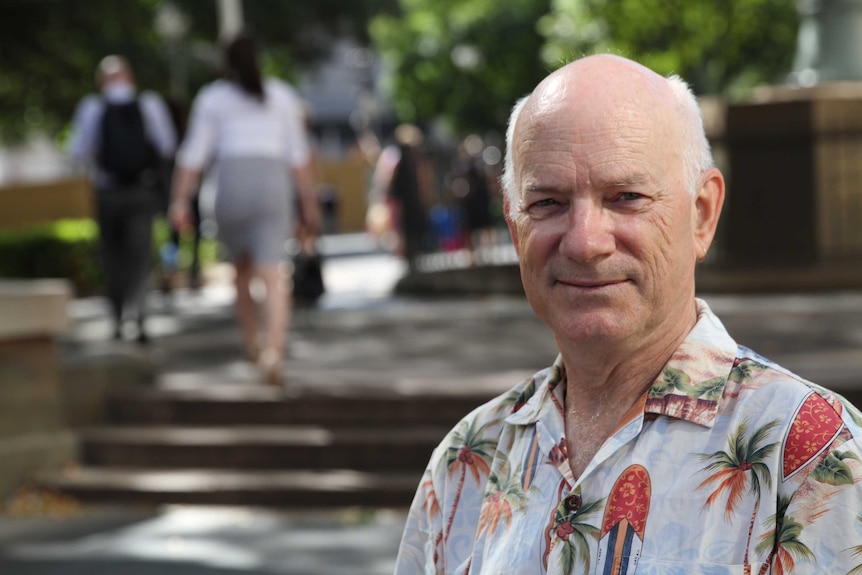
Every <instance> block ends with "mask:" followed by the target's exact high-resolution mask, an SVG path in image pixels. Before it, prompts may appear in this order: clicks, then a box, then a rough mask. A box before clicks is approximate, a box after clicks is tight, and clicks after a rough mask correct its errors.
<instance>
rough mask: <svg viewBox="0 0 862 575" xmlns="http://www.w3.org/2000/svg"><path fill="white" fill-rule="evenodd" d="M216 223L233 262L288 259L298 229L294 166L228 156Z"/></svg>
mask: <svg viewBox="0 0 862 575" xmlns="http://www.w3.org/2000/svg"><path fill="white" fill-rule="evenodd" d="M216 169H217V178H216V196H215V206H214V212H215V214H214V215H215V221H216V225H217V228H218V231H217V233H218V238H219V240H220V241H221V242H222V244H223V245H224V247H225V248H226V249H227V251H228V255H229V257H230V258H231V260H233V261H236V260H238V259H240V258H242V257H244V256H247V257H250V258H251V260H252V262H253V263H255V264H270V263H278V262H281V261H284V260H285V259H286V257H287V251H286V250H285V243H286V242H287V240H288V239H289V238H290V237H291V236H292V234H293V229H294V219H295V217H296V214H295V213H294V199H293V198H294V191H293V184H292V181H291V177H290V168H289V167H288V166H287V164H286V163H285V162H283V161H280V160H277V159H274V158H258V157H239V158H223V159H220V160H219V161H218V164H217V168H216Z"/></svg>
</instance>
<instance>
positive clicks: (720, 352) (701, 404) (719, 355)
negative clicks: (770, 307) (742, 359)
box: [506, 299, 737, 427]
mask: <svg viewBox="0 0 862 575" xmlns="http://www.w3.org/2000/svg"><path fill="white" fill-rule="evenodd" d="M696 304H697V322H696V323H695V326H694V328H693V329H692V330H691V332H689V334H688V335H687V336H686V338H685V340H683V342H682V344H680V346H679V347H678V348H677V350H676V351H675V352H674V353H673V355H671V358H670V360H669V361H668V362H667V364H666V365H665V366H664V368H663V369H662V372H661V374H660V375H659V376H658V378H656V381H655V382H654V383H653V384H652V386H651V387H650V389H649V390H648V391H647V394H646V396H647V397H646V402H645V404H644V413H651V414H656V415H666V416H669V417H675V418H677V419H684V420H686V421H691V422H692V423H697V424H699V425H703V426H705V427H712V425H713V423H714V422H715V417H716V415H717V413H718V407H719V400H720V399H721V396H722V394H723V393H724V388H725V386H726V385H727V377H728V376H729V375H730V371H731V369H732V368H733V362H734V360H735V358H736V351H737V345H736V342H735V341H734V340H733V338H731V337H730V335H729V334H728V333H727V330H726V329H725V328H724V325H722V323H721V321H720V320H719V319H718V318H717V317H716V316H715V314H714V313H713V312H712V310H711V309H710V308H709V306H708V305H707V303H706V302H705V301H703V300H701V299H696ZM564 379H565V369H564V367H563V360H562V356H560V355H558V356H557V359H556V360H555V361H554V364H553V365H552V366H551V367H549V368H548V369H545V370H543V371H540V372H539V373H537V374H536V375H534V376H533V379H532V381H530V382H529V383H528V385H526V386H524V387H523V388H522V390H523V391H522V392H521V394H522V397H519V398H518V400H517V402H516V410H515V412H514V413H512V414H511V415H510V416H509V417H508V418H506V422H507V423H510V424H514V425H530V424H533V423H535V422H536V421H537V420H538V419H539V416H540V414H541V412H542V411H543V410H546V409H555V410H558V409H559V407H558V406H556V405H554V404H555V403H558V404H562V402H563V399H562V398H563V389H562V388H561V386H560V383H561V382H562V381H563V380H564ZM518 406H520V407H518Z"/></svg>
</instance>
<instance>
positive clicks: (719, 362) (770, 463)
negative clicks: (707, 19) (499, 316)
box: [396, 55, 862, 575]
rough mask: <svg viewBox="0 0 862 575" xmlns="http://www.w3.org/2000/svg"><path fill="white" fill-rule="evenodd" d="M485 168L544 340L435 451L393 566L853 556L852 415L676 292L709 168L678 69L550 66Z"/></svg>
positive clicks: (702, 242) (618, 569)
mask: <svg viewBox="0 0 862 575" xmlns="http://www.w3.org/2000/svg"><path fill="white" fill-rule="evenodd" d="M502 183H503V188H504V191H505V194H506V213H507V219H508V223H509V229H510V231H511V234H512V238H513V240H514V243H515V247H516V249H517V252H518V257H519V262H520V267H521V277H522V281H523V284H524V289H525V292H526V296H527V299H528V300H529V302H530V304H531V306H532V307H533V310H534V311H535V313H536V314H537V316H538V317H539V318H541V319H542V320H543V321H544V322H545V323H546V324H547V325H548V326H549V327H550V329H551V330H552V332H553V334H554V335H555V339H556V342H557V346H558V351H559V355H558V356H557V358H556V360H555V361H554V363H553V365H551V366H550V367H548V368H546V369H544V370H542V371H540V372H538V373H536V374H535V375H533V376H532V377H531V378H529V379H528V380H526V381H524V382H521V383H520V384H518V385H517V386H515V387H514V388H513V389H512V390H511V391H510V392H508V393H505V394H503V395H501V396H500V397H497V398H496V399H494V400H492V401H491V402H489V403H487V404H485V405H483V406H481V407H479V408H478V409H476V410H475V411H473V412H472V413H471V414H469V415H467V416H466V417H465V418H464V419H463V420H462V421H461V422H460V423H459V424H458V425H457V426H456V427H455V428H454V429H453V430H452V431H451V432H450V433H449V434H448V435H447V436H446V437H445V438H444V439H443V441H442V443H441V444H440V445H439V446H438V448H437V449H436V450H435V451H434V453H433V455H432V456H431V460H430V462H429V464H428V467H427V469H426V471H425V474H424V476H423V478H422V481H421V484H420V486H419V489H418V491H417V493H416V497H415V499H414V502H413V505H412V507H411V509H410V512H409V516H408V521H407V525H406V528H405V531H404V535H403V539H402V543H401V547H400V550H399V556H398V563H397V568H396V573H398V574H413V573H458V574H461V573H474V574H476V573H493V574H506V575H510V574H521V573H523V574H527V573H530V574H533V573H584V574H586V573H599V574H606V575H607V574H613V575H616V574H633V573H635V572H637V573H662V574H679V575H682V574H685V575H692V574H707V573H708V574H711V575H712V574H737V573H739V574H741V573H790V572H792V573H796V574H799V573H821V574H823V573H830V574H839V573H840V574H841V575H844V574H846V573H848V572H850V571H851V570H854V569H859V570H860V571H859V572H862V515H860V511H862V488H860V481H862V441H860V434H862V427H860V426H862V415H860V413H859V411H857V410H856V408H854V407H853V406H851V405H850V404H849V403H848V402H847V401H846V400H845V399H844V398H842V397H840V396H839V395H836V394H834V393H832V392H830V391H828V390H825V389H823V388H822V387H819V386H816V385H814V384H812V383H810V382H807V381H805V380H804V379H802V378H801V377H799V376H797V375H794V374H792V373H790V372H788V371H787V370H785V369H782V368H781V367H779V366H777V365H776V364H774V363H772V362H770V361H769V360H767V359H765V358H763V357H761V356H759V355H757V354H756V353H754V352H752V351H751V350H749V349H747V348H745V347H742V346H740V345H738V344H737V343H736V342H735V341H734V340H733V339H732V338H731V337H730V335H729V334H728V333H727V331H726V330H725V329H724V327H723V326H722V324H721V322H720V321H719V320H718V318H716V316H715V315H714V314H713V313H712V311H711V310H710V309H709V306H708V305H707V304H706V303H705V302H704V301H702V300H700V299H698V298H696V297H695V266H696V264H697V263H698V262H699V261H702V260H703V258H704V257H705V256H706V253H707V250H708V249H709V246H710V243H711V242H712V239H713V236H714V234H715V229H716V224H717V222H718V218H719V215H720V213H721V207H722V203H723V200H724V193H725V184H724V179H723V177H722V175H721V173H720V172H719V170H717V169H716V168H715V167H714V165H713V162H712V157H711V153H710V149H709V144H708V142H707V140H706V137H705V135H704V130H703V124H702V120H701V117H700V112H699V108H698V105H697V101H696V100H695V98H694V96H693V95H692V93H691V91H690V90H689V88H688V86H687V85H686V84H685V83H684V82H683V81H682V80H681V79H679V78H678V77H671V78H664V77H661V76H659V75H657V74H655V73H654V72H652V71H651V70H649V69H647V68H644V67H643V66H641V65H639V64H637V63H635V62H633V61H630V60H627V59H624V58H620V57H617V56H610V55H594V56H589V57H586V58H583V59H580V60H577V61H575V62H572V63H570V64H569V65H567V66H565V67H563V68H561V69H559V70H557V71H556V72H554V73H552V74H550V75H549V76H548V77H547V78H546V79H545V80H543V81H542V82H541V83H540V84H539V85H538V86H537V87H536V88H535V90H534V91H533V92H532V93H531V94H530V95H529V96H527V97H526V98H524V99H522V100H521V101H519V102H518V103H517V105H516V106H515V108H514V110H513V113H512V116H511V118H510V122H509V128H508V132H507V149H506V164H505V171H504V175H503V181H502ZM524 336H525V337H529V334H524Z"/></svg>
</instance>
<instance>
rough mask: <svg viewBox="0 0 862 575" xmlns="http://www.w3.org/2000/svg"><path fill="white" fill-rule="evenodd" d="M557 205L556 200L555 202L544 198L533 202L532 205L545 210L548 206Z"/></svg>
mask: <svg viewBox="0 0 862 575" xmlns="http://www.w3.org/2000/svg"><path fill="white" fill-rule="evenodd" d="M557 203H558V202H557V200H555V199H553V198H544V199H541V200H538V201H535V202H533V205H534V206H536V207H537V208H546V207H548V206H555V205H557Z"/></svg>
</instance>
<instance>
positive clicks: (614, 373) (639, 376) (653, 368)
mask: <svg viewBox="0 0 862 575" xmlns="http://www.w3.org/2000/svg"><path fill="white" fill-rule="evenodd" d="M695 321H696V314H695V315H694V316H692V317H690V318H688V317H687V318H685V319H683V320H682V321H680V322H678V325H676V326H673V327H670V326H663V327H664V328H667V329H656V330H652V332H651V334H652V335H654V336H655V337H653V338H652V339H651V340H646V341H642V342H634V343H633V344H632V345H630V346H626V345H613V344H603V345H593V346H589V345H584V343H583V342H577V343H572V344H571V345H566V342H560V341H558V342H557V343H558V346H559V348H560V353H561V354H562V359H563V365H564V367H565V377H566V379H565V386H566V387H565V393H566V397H565V415H564V417H565V429H566V440H567V442H568V447H569V462H570V464H571V466H572V471H573V473H575V477H577V476H578V475H580V473H582V472H583V470H584V469H585V468H586V466H587V464H588V463H589V461H590V460H592V458H593V456H594V455H595V454H596V452H597V451H598V450H599V448H600V447H601V445H602V444H603V443H604V442H605V441H606V440H607V439H608V438H609V437H610V436H611V435H613V433H614V432H615V431H616V430H617V429H618V428H619V427H620V426H622V425H623V424H625V423H626V422H627V421H624V419H627V418H629V417H630V416H631V414H630V413H629V412H632V409H633V408H634V406H636V405H639V404H641V403H642V400H643V397H644V395H645V394H646V392H647V391H648V390H649V388H650V387H651V386H652V384H653V382H654V381H655V380H656V378H657V377H658V376H659V375H660V374H661V372H662V369H663V368H664V366H665V365H666V364H667V362H668V361H669V360H670V358H671V356H672V355H673V353H674V352H675V351H676V349H677V348H678V347H679V346H680V344H681V343H682V342H683V340H684V339H685V338H686V336H687V335H688V333H689V332H690V331H691V329H692V328H693V327H694V323H695Z"/></svg>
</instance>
